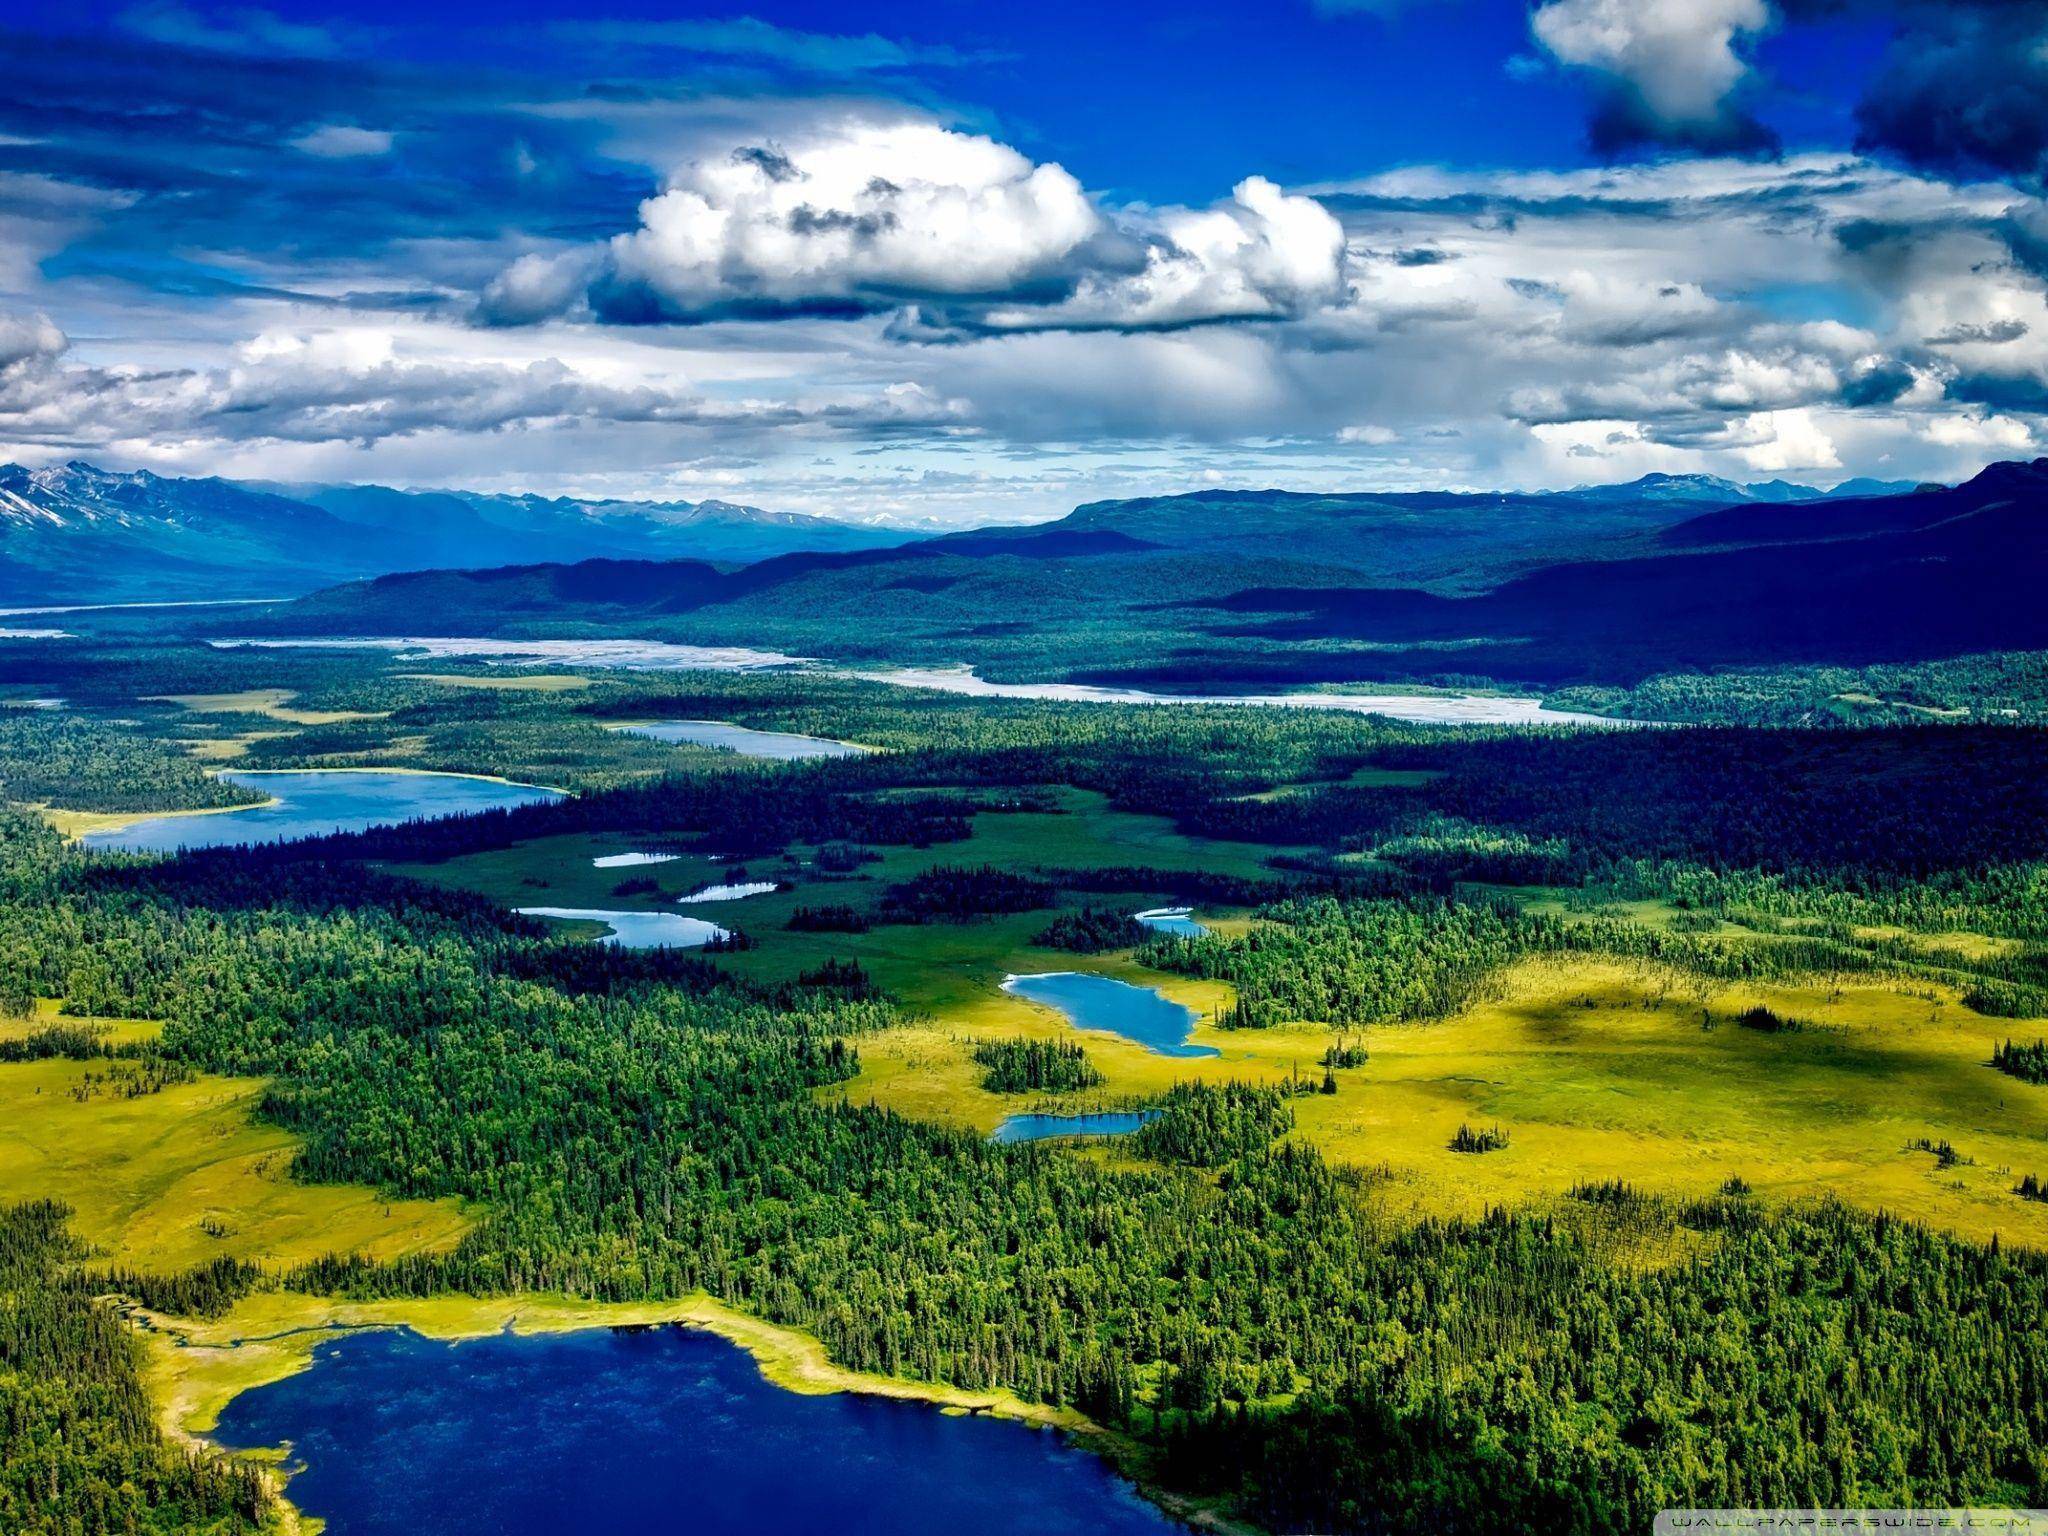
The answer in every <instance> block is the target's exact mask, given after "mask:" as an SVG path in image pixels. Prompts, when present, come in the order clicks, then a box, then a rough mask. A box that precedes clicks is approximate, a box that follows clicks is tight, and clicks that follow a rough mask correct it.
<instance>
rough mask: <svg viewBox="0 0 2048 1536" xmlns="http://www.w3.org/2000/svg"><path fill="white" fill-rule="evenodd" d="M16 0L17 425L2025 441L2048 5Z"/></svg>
mask: <svg viewBox="0 0 2048 1536" xmlns="http://www.w3.org/2000/svg"><path fill="white" fill-rule="evenodd" d="M429 9H430V8H426V7H418V6H414V7H410V8H400V7H395V6H361V5H358V6H322V7H317V8H315V7H301V6H291V7H275V8H260V7H255V6H247V5H233V6H209V5H203V4H197V3H186V0H144V3H141V4H127V5H105V6H94V5H87V6H83V7H81V6H78V5H62V6H59V5H51V4H43V3H40V0H31V3H29V4H26V5H23V4H19V3H18V4H17V5H16V6H14V7H13V8H11V10H10V13H9V14H10V18H11V26H10V27H9V29H8V30H7V31H5V32H4V33H0V64H4V65H5V67H6V69H7V73H8V78H9V80H10V83H11V88H10V91H9V93H8V94H7V96H6V97H5V98H4V99H0V453H4V454H5V455H6V456H8V457H12V458H16V459H20V460H24V461H31V462H40V461H47V460H53V459H62V458H68V457H86V458H91V459H93V460H95V461H99V462H105V463H111V464H118V465H128V466H139V467H149V468H154V469H158V470H160V471H163V472H166V473H222V474H229V475H235V476H240V477H246V478H268V479H279V480H300V479H329V480H331V479H356V480H372V479H374V480H383V481H387V482H392V483H400V484H418V485H426V484H446V485H473V486H478V487H481V488H490V489H515V490H529V489H530V490H538V491H545V492H578V493H588V494H612V495H621V496H646V497H683V498H689V499H696V498H699V497H703V496H712V495H716V496H723V497H727V498H730V499H740V500H748V501H753V502H758V503H760V504H763V505H772V506H782V507H791V508H800V509H804V510H812V511H822V512H829V513H836V514H839V515H845V516H851V517H858V518H887V519H907V520H913V521H929V522H940V523H959V522H969V521H987V520H1004V519H1010V518H1026V517H1040V516H1049V515H1055V514H1057V513H1059V512H1063V511H1065V510H1066V509H1067V508H1068V507H1070V506H1071V505H1073V504H1074V503H1076V502H1078V501H1082V500H1087V499H1091V498H1094V497H1098V496H1105V495H1117V494H1132V493H1140V492H1151V491H1169V490H1177V489H1185V488H1190V487H1193V486H1199V485H1211V484H1219V483H1222V484H1234V485H1247V484H1249V485H1282V486H1290V487H1298V488H1345V489H1370V488H1373V487H1409V486H1417V485H1463V486H1480V485H1558V484H1573V483H1579V482H1584V481H1604V480H1616V479H1625V478H1629V477H1631V476H1633V475H1636V474H1640V473H1642V472H1644V471H1646V470H1651V469H1659V470H1672V471H1684V470H1700V471H1705V472H1712V473H1719V474H1728V475H1731V476H1735V477H1737V478H1749V479H1754V478H1770V477H1775V476H1780V475H1782V476H1786V477H1790V478H1795V479H1801V480H1809V481H1816V482H1822V483H1826V482H1832V481H1835V480H1839V479H1842V478H1846V477H1848V476H1851V475H1861V474H1875V475H1882V476H1885V477H1887V478H1920V477H1933V476H1942V477H1947V476H1953V475H1958V474H1962V473H1967V472H1968V471H1969V470H1971V469H1974V468H1975V467H1977V466H1978V465H1980V464H1981V463H1983V462H1985V461H1986V460H1988V459H1992V458H2000V457H2013V456H2019V455H2031V454H2033V453H2035V452H2039V451H2041V449H2040V439H2041V433H2042V430H2043V428H2042V423H2043V419H2044V415H2048V301H2044V282H2043V276H2042V274H2043V273H2044V272H2048V211H2044V206H2043V203H2042V200H2041V168H2042V159H2043V153H2044V148H2048V80H2044V79H2043V78H2041V76H2042V74H2043V73H2044V71H2048V66H2044V64H2043V62H2042V61H2043V59H2044V58H2048V49H2044V47H2043V46H2042V45H2043V43H2044V42H2048V4H2042V3H2036V0H1950V3H1945V4H1935V3H1934V0H1537V3H1534V4H1528V3H1518V0H1268V3H1265V4H1261V5H1242V6H1207V7H1198V8H1189V7H1184V6H1173V7H1168V6H1155V5H1145V4H1125V5H1120V6H1103V5H1088V6H1084V5H1078V4H1065V3H1041V4H1036V5H1032V6H990V5H986V4H968V3H964V0H926V3H920V4H903V5H895V6H890V7H888V8H886V9H885V8H879V7H860V8H856V7H849V6H844V5H827V4H821V3H805V4H772V5H754V6H746V7H741V8H732V7H705V8H694V7H687V6H673V5H670V6H652V5H645V4H642V5H632V4H622V5H607V6H605V7H603V8H602V9H601V10H595V9H591V8H589V7H582V8H576V9H571V8H569V7H567V6H563V5H553V6H550V5H546V4H541V3H537V0H510V3H507V4H499V5H493V6H490V7H488V8H485V7H463V6H448V5H443V6H437V7H433V8H431V14H430V15H425V14H423V13H425V12H427V11H429Z"/></svg>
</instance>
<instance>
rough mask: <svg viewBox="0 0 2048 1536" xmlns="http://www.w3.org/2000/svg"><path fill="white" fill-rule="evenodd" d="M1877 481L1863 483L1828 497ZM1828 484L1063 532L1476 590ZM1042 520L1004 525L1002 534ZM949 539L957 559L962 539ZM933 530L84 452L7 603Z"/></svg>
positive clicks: (835, 550)
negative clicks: (115, 462)
mask: <svg viewBox="0 0 2048 1536" xmlns="http://www.w3.org/2000/svg"><path fill="white" fill-rule="evenodd" d="M1868 489H1878V490H1893V489H1903V487H1893V486H1877V485H1875V483H1873V482H1851V483H1850V484H1849V485H1846V486H1843V487H1839V488H1837V489H1836V490H1835V491H1833V492H1829V493H1826V494H1827V495H1830V496H1839V495H1841V494H1843V493H1845V492H1861V491H1863V490H1868ZM1822 495H1823V493H1821V492H1819V491H1816V490H1813V489H1811V488H1809V487H1804V486H1796V485H1791V484H1789V483H1787V482H1784V481H1771V482H1766V483H1763V484H1757V485H1738V484H1736V483H1734V482H1731V481H1727V480H1719V479H1715V478H1713V477H1711V476H1704V475H1650V476H1646V477H1644V478H1643V479H1641V480H1638V481H1634V482H1631V483H1630V484H1628V485H1620V486H1598V487H1584V488H1581V489H1579V490H1574V491H1560V492H1547V493H1527V494H1524V493H1513V492H1508V493H1498V494H1481V495H1473V494H1469V493H1455V492H1410V493H1401V494H1371V493H1366V494H1343V495H1318V494H1309V495H1302V494H1294V493H1288V492H1280V491H1222V492H1201V493H1196V494H1193V495H1181V496H1162V497H1147V498H1139V499H1136V500H1127V501H1114V502H1098V503H1093V504H1090V505H1087V506H1083V507H1080V508H1078V509H1077V510H1076V511H1075V512H1073V513H1072V514H1071V515H1070V516H1068V517H1066V518H1064V519H1062V520H1060V521H1059V522H1057V523H1053V524H1045V525H1039V528H1040V529H1041V530H1042V529H1051V528H1057V529H1060V530H1064V531H1065V532H1066V533H1069V534H1073V535H1085V534H1093V533H1097V532H1106V533H1113V534H1115V535H1117V536H1119V537H1123V538H1127V539H1132V540H1138V541H1142V542H1144V543H1148V544H1157V545H1163V546H1168V547H1173V548H1178V549H1182V550H1185V551H1189V552H1195V553H1203V554H1211V555H1229V554H1235V555H1240V556H1244V557H1247V558H1254V559H1265V558H1267V557H1269V556H1270V555H1271V554H1272V553H1273V551H1274V550H1275V549H1276V548H1285V549H1286V550H1288V551H1289V553H1290V554H1291V555H1293V556H1294V557H1296V558H1299V559H1304V560H1311V561H1320V562H1333V563H1336V564H1339V565H1342V566H1345V567H1346V568H1349V569H1359V570H1367V571H1371V572H1373V573H1374V575H1375V577H1376V578H1377V579H1379V580H1382V581H1409V580H1413V581H1415V582H1418V583H1420V584H1424V585H1428V584H1431V583H1432V582H1436V581H1440V580H1448V581H1451V582H1452V583H1453V584H1454V585H1456V584H1459V583H1460V582H1461V581H1462V584H1463V585H1464V586H1465V587H1466V588H1467V589H1471V590H1477V589H1478V587H1479V586H1483V584H1484V578H1485V577H1486V576H1487V575H1488V574H1490V573H1492V571H1493V566H1492V560H1491V555H1490V553H1489V552H1498V551H1501V550H1506V549H1508V548H1515V549H1517V550H1519V551H1520V553H1521V558H1522V560H1523V561H1524V563H1530V564H1533V563H1540V561H1541V560H1542V559H1543V558H1544V557H1545V556H1546V555H1549V554H1552V553H1557V554H1562V553H1564V552H1566V551H1568V550H1570V549H1572V548H1575V547H1577V546H1578V545H1579V543H1580V542H1581V541H1582V540H1583V539H1584V538H1586V537H1588V536H1600V537H1604V536H1607V535H1610V534H1614V533H1618V532H1626V531H1629V530H1631V529H1634V528H1638V527H1641V526H1644V525H1646V524H1648V525H1654V524H1656V523H1658V522H1660V521H1664V520H1668V519H1670V518H1675V517H1677V516H1681V515H1683V513H1684V512H1685V511H1687V510H1689V509H1691V508H1694V507H1697V506H1699V505H1702V504H1713V505H1731V504H1736V503H1749V502H1754V503H1767V504H1777V503H1782V502H1789V501H1795V500H1811V499H1815V498H1817V497H1820V496H1822ZM1036 531H1038V530H1033V529H1008V530H1000V531H998V532H999V533H1000V534H1002V535H1005V536H1008V537H1013V538H1014V537H1027V536H1033V535H1034V533H1035V532H1036ZM985 536H988V535H987V534H969V535H952V536H948V537H947V538H945V539H942V540H940V541H939V542H940V543H941V545H942V546H943V547H947V548H949V549H952V550H953V551H954V552H956V553H957V552H960V551H961V550H962V549H963V548H965V547H966V546H963V545H962V544H961V543H960V540H961V539H963V538H967V539H972V538H976V537H985ZM925 537H926V534H925V532H924V531H923V530H912V529H906V528H892V527H880V526H874V525H865V524H852V523H844V522H837V521H834V520H832V519H828V518H822V517H813V516H807V515H804V514H800V513H791V512H777V511H764V510H763V509H761V508H759V507H751V506H742V505H736V504H734V503H731V502H724V501H702V502H687V501H677V502H647V501H617V500H613V501H600V500H588V499H576V498H568V497H556V498H549V497H542V496H532V495H522V496H512V495H490V494H483V493H478V492H469V491H406V490H395V489H392V488H389V487H385V486H376V485H257V484H248V483H240V482H236V481H231V480H220V479H174V478H168V477H164V476H159V475H154V474H151V473H149V472H147V471H136V472H129V473H122V472H116V471H110V470H105V469H100V468H97V467H95V466H93V465H91V464H87V463H82V462H78V461H73V462H72V463H69V464H63V465H54V466H50V467H46V468H42V469H25V468H22V467H20V466H18V465H0V602H16V603H36V602H58V601H64V602H115V601H137V600H148V599H172V600H175V599H187V598H212V597H270V596H290V595H294V594H297V593H302V592H308V591H313V590H316V589H319V588H322V587H326V586H330V585H333V584H334V583H335V582H337V581H345V580H348V579H350V578H354V577H362V576H376V575H384V574H389V573H393V572H401V571H422V570H434V569H486V568H491V567H497V566H506V565H527V564H544V563H575V562H577V561H582V560H588V559H612V560H654V561H661V560H678V559H688V560H701V561H707V562H712V563H716V564H720V565H747V564H752V563H754V562H757V561H762V560H770V559H774V558H776V557H778V556H784V555H791V554H816V553H822V554H847V553H855V552H861V551H872V550H880V549H889V548H894V547H897V546H901V545H906V544H909V543H912V542H915V541H919V540H921V539H923V538H925Z"/></svg>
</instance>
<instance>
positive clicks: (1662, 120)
mask: <svg viewBox="0 0 2048 1536" xmlns="http://www.w3.org/2000/svg"><path fill="white" fill-rule="evenodd" d="M1586 141H1587V143H1588V144H1589V145H1590V146H1591V147H1592V149H1593V151H1594V153H1596V154H1600V155H1621V154H1627V153H1630V152H1632V151H1635V150H1639V149H1653V148H1655V149H1684V150H1691V151H1693V152H1694V153H1696V154H1702V155H1767V154H1773V153H1775V152H1776V151H1777V149H1778V136H1777V134H1775V133H1773V132H1772V131H1771V130H1770V129H1769V128H1767V127H1765V126H1764V125H1763V124H1762V123H1760V122H1758V121H1757V119H1756V118H1755V117H1753V116H1751V115H1750V114H1749V113H1748V112H1746V111H1743V110H1741V109H1739V108H1730V109H1729V110H1727V111H1724V112H1721V113H1719V114H1717V115H1716V116H1713V117H1709V118H1702V119H1698V120H1687V119H1676V120H1674V119H1672V118H1669V117H1666V116H1664V115H1663V114H1662V113H1660V112H1658V111H1656V110H1655V109H1654V108H1653V107H1651V106H1650V105H1649V104H1648V103H1647V102H1645V101H1644V100H1643V98H1642V97H1641V96H1640V95H1638V94H1637V93H1636V92H1634V91H1633V90H1630V89H1627V88H1626V87H1622V88H1616V89H1610V90H1608V91H1605V92H1603V93H1602V94H1601V96H1600V98H1599V99H1598V100H1597V101H1596V102H1595V104H1594V107H1593V111H1592V114H1591V116H1590V117H1588V119H1587V121H1586Z"/></svg>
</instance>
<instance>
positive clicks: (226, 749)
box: [181, 731, 295, 763]
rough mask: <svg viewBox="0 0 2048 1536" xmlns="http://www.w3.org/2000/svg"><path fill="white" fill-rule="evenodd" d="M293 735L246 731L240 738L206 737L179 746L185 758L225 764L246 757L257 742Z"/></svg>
mask: <svg viewBox="0 0 2048 1536" xmlns="http://www.w3.org/2000/svg"><path fill="white" fill-rule="evenodd" d="M293 734H295V733H294V732H292V731H248V732H245V733H244V734H242V735H240V736H208V737H204V738H201V739H198V740H187V741H182V743H181V744H182V745H183V746H184V748H185V755H186V756H187V757H195V758H197V759H199V761H201V762H203V763H227V762H233V761H235V760H236V759H238V758H243V757H247V756H248V755H249V748H250V747H251V746H253V745H254V744H255V743H257V742H259V741H276V740H278V739H280V738H281V737H285V736H290V735H293Z"/></svg>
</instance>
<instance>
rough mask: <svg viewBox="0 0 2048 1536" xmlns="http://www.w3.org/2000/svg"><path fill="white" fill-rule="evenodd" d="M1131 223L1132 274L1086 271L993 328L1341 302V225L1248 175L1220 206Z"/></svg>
mask: <svg viewBox="0 0 2048 1536" xmlns="http://www.w3.org/2000/svg"><path fill="white" fill-rule="evenodd" d="M1126 229H1127V232H1128V233H1130V235H1131V236H1132V238H1134V239H1138V240H1140V241H1142V242H1143V244H1144V247H1145V262H1144V265H1143V267H1141V268H1140V269H1139V270H1137V271H1135V272H1120V271H1114V270H1112V271H1108V272H1090V273H1088V274H1086V275H1085V276H1084V277H1083V278H1082V279H1081V281H1080V283H1079V285H1078V286H1077V288H1076V290H1075V292H1074V294H1073V296H1072V297H1071V298H1069V299H1065V300H1063V301H1061V302H1059V303H1055V304H1047V305H1020V306H1012V307H1006V308H997V309H993V310H991V311H989V313H988V314H987V315H986V316H985V317H983V320H982V323H983V324H984V325H986V326H987V327H988V328H989V329H991V330H1032V329H1045V328H1048V327H1082V326H1107V327H1113V328H1116V327H1120V328H1130V329H1141V328H1150V327H1160V326H1176V325H1192V324H1202V323H1206V322H1209V321H1215V320H1252V319H1278V318H1282V317H1285V316H1289V315H1297V314H1301V313H1304V312H1306V311H1307V310H1310V309H1313V308H1315V307H1317V306H1319V305H1326V304H1333V303H1336V302H1337V301H1338V300H1339V299H1341V298H1342V296H1343V287H1344V227H1343V225H1341V224H1339V223H1338V222H1337V220H1336V219H1335V218H1334V217H1333V216H1332V215H1331V213H1330V211H1329V210H1328V209H1327V208H1325V207H1323V205H1322V204H1321V203H1319V202H1317V201H1316V200H1315V199H1314V198H1309V197H1297V196H1291V195H1289V194H1288V193H1285V192H1283V191H1281V189H1280V188H1279V187H1277V186H1275V185H1274V184H1273V183H1272V182H1270V181H1268V180H1266V178H1265V177H1263V176H1252V177H1249V178H1247V179H1246V180H1244V181H1241V182H1239V183H1238V184H1237V186H1236V187H1234V188H1233V189H1232V190H1231V197H1230V200H1229V201H1228V202H1226V203H1219V204H1218V205H1217V206H1215V207H1214V208H1208V209H1200V210H1197V209H1191V208H1171V209H1164V210H1161V211H1159V212H1158V213H1157V214H1156V215H1153V216H1152V217H1151V218H1150V219H1149V220H1146V221H1143V222H1141V221H1140V220H1139V219H1138V218H1136V217H1133V216H1128V215H1127V216H1126Z"/></svg>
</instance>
